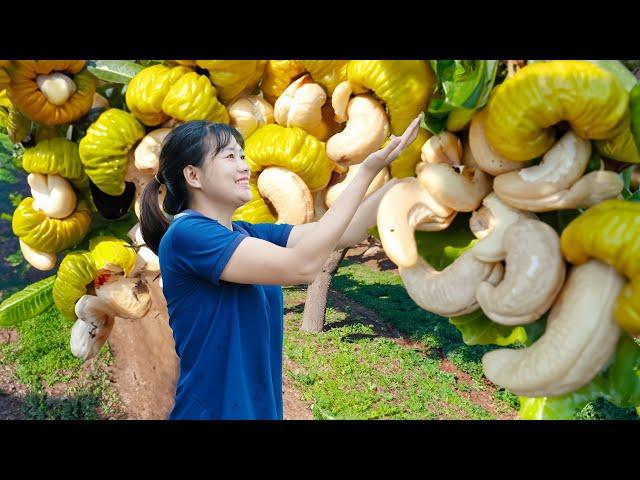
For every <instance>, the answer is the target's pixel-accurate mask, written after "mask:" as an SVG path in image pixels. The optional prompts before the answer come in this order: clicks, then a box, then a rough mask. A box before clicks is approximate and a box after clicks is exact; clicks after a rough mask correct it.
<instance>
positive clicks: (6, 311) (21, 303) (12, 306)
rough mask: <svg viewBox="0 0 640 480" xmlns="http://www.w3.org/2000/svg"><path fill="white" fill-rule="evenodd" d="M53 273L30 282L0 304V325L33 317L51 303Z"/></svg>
mask: <svg viewBox="0 0 640 480" xmlns="http://www.w3.org/2000/svg"><path fill="white" fill-rule="evenodd" d="M55 279H56V276H55V275H52V276H50V277H47V278H45V279H43V280H40V281H38V282H36V283H32V284H31V285H29V286H28V287H26V288H24V289H23V290H21V291H19V292H17V293H14V294H13V295H11V296H10V297H9V298H7V299H6V300H5V301H3V302H2V303H1V304H0V327H12V326H14V325H16V324H18V323H20V322H22V321H23V320H27V319H29V318H32V317H35V316H36V315H38V314H40V313H42V312H44V311H45V310H46V309H47V308H49V307H50V306H51V305H52V304H53V295H52V293H51V292H52V290H53V283H54V281H55Z"/></svg>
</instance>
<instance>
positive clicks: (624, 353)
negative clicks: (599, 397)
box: [603, 333, 640, 407]
mask: <svg viewBox="0 0 640 480" xmlns="http://www.w3.org/2000/svg"><path fill="white" fill-rule="evenodd" d="M603 377H604V378H605V379H606V380H607V387H608V388H607V390H606V391H605V392H604V397H605V398H606V399H607V400H609V401H610V402H611V403H613V404H615V405H616V406H618V407H635V406H636V405H640V346H638V344H637V343H636V342H635V341H634V340H633V339H632V338H631V337H630V336H629V335H627V334H626V333H623V334H622V336H621V338H620V341H619V342H618V347H617V348H616V353H615V355H614V357H613V361H612V362H611V365H609V368H608V369H607V372H606V373H605V375H603Z"/></svg>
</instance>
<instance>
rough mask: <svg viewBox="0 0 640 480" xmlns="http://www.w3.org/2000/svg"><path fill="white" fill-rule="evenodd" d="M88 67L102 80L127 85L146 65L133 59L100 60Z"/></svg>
mask: <svg viewBox="0 0 640 480" xmlns="http://www.w3.org/2000/svg"><path fill="white" fill-rule="evenodd" d="M87 69H88V70H89V71H90V72H91V73H93V74H94V75H95V76H96V77H98V78H99V79H100V80H104V81H106V82H113V83H121V84H124V85H127V84H128V83H129V82H130V81H131V79H132V78H133V77H135V76H136V75H137V74H138V73H139V72H140V71H142V70H143V69H144V66H142V65H139V64H137V63H135V62H132V61H131V60H98V61H96V63H95V66H93V67H92V66H89V67H87Z"/></svg>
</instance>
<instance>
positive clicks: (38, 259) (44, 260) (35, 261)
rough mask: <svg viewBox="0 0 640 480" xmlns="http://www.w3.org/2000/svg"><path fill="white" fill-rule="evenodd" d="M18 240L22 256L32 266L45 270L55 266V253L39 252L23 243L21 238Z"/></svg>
mask: <svg viewBox="0 0 640 480" xmlns="http://www.w3.org/2000/svg"><path fill="white" fill-rule="evenodd" d="M19 241H20V250H21V251H22V256H23V257H24V259H25V260H26V261H27V262H29V264H30V265H31V266H32V267H33V268H36V269H38V270H42V271H47V270H52V269H53V268H54V267H55V266H56V260H57V257H56V254H55V253H46V252H40V251H38V250H34V249H33V248H31V247H30V246H29V245H27V244H26V243H24V242H23V241H22V239H19Z"/></svg>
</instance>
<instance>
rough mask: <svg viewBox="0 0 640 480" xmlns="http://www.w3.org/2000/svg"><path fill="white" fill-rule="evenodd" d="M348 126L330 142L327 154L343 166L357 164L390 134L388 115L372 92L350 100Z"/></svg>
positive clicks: (376, 148)
mask: <svg viewBox="0 0 640 480" xmlns="http://www.w3.org/2000/svg"><path fill="white" fill-rule="evenodd" d="M347 115H348V117H349V119H348V121H347V126H346V127H345V129H344V130H343V131H342V132H340V133H337V134H335V135H334V136H333V137H331V138H330V139H329V140H328V141H327V156H328V157H329V158H330V159H331V160H333V161H334V162H336V163H338V164H341V165H346V166H349V165H355V164H357V163H360V162H362V161H363V160H364V159H365V158H366V157H367V155H369V154H370V153H373V152H375V151H376V150H378V149H379V148H380V147H381V146H382V144H383V143H384V139H385V138H386V137H387V135H389V118H388V117H387V114H386V113H385V111H384V108H383V107H382V105H380V103H378V101H377V100H376V99H375V98H373V96H371V95H358V96H355V97H353V98H352V99H351V101H350V102H349V108H348V109H347Z"/></svg>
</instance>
